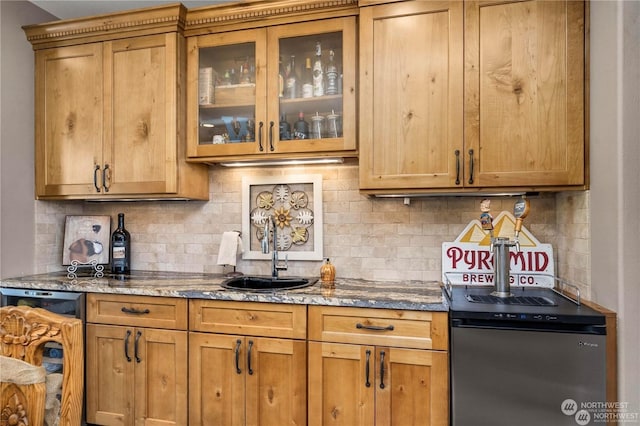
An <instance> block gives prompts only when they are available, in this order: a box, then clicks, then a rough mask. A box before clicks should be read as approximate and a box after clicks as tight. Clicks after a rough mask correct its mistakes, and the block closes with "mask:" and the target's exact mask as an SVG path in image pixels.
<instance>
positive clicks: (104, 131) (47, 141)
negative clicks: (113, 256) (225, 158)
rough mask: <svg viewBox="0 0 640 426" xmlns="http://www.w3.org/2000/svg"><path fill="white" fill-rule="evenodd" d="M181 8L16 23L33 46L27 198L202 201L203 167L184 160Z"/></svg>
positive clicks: (204, 192) (205, 178)
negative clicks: (32, 139)
mask: <svg viewBox="0 0 640 426" xmlns="http://www.w3.org/2000/svg"><path fill="white" fill-rule="evenodd" d="M185 14H186V10H185V9H184V7H183V6H181V5H173V6H169V7H159V8H150V9H144V10H139V11H132V12H124V13H120V14H116V15H113V16H111V15H109V16H101V17H93V18H87V19H80V20H70V21H59V22H53V23H50V24H39V25H33V26H28V27H25V28H24V30H25V32H26V33H27V37H28V38H29V40H30V41H31V42H32V44H33V47H34V49H35V51H36V52H35V56H36V77H35V82H36V90H35V96H36V99H35V104H36V116H35V117H36V132H35V136H36V150H35V156H36V158H35V161H36V197H37V198H43V199H107V198H189V199H203V200H206V199H208V196H209V193H208V192H209V191H208V172H207V170H206V168H204V167H202V166H200V165H194V164H188V163H187V162H186V161H185V149H186V147H185V137H186V135H185V132H184V115H183V111H184V100H185V96H184V78H185V73H184V69H185V59H184V54H185V53H184V49H185V39H184V36H183V35H182V34H181V33H180V31H181V29H180V25H182V22H183V20H184V15H185ZM171 22H172V23H173V25H171V24H170V23H171ZM112 28H125V29H126V30H123V31H119V30H117V29H116V30H113V29H112Z"/></svg>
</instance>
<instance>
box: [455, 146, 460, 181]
mask: <svg viewBox="0 0 640 426" xmlns="http://www.w3.org/2000/svg"><path fill="white" fill-rule="evenodd" d="M455 154H456V185H460V150H459V149H456V151H455Z"/></svg>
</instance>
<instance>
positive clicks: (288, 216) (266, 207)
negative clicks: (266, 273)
mask: <svg viewBox="0 0 640 426" xmlns="http://www.w3.org/2000/svg"><path fill="white" fill-rule="evenodd" d="M272 220H273V222H272V223H270V225H269V236H268V242H269V253H267V254H264V253H262V245H261V244H262V241H263V240H264V239H265V238H264V237H265V225H266V223H267V221H272ZM273 223H275V236H276V237H275V246H276V247H277V249H278V251H279V252H281V254H282V255H281V257H280V258H281V259H283V258H284V257H285V256H287V257H288V258H289V260H322V175H292V176H267V177H255V176H252V177H243V179H242V235H243V236H244V239H245V245H246V246H248V247H245V251H244V253H243V256H242V258H243V259H264V260H268V259H271V251H272V250H273V247H274V238H273V236H274V226H273Z"/></svg>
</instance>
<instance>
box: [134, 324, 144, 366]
mask: <svg viewBox="0 0 640 426" xmlns="http://www.w3.org/2000/svg"><path fill="white" fill-rule="evenodd" d="M140 336H142V332H141V331H138V332H136V339H135V342H134V345H133V348H134V349H133V355H134V356H135V357H136V362H137V363H140V361H142V359H140V356H139V353H138V350H139V346H140Z"/></svg>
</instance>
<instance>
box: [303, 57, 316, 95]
mask: <svg viewBox="0 0 640 426" xmlns="http://www.w3.org/2000/svg"><path fill="white" fill-rule="evenodd" d="M302 97H303V98H312V97H313V69H312V68H311V58H307V60H306V62H305V67H304V74H302Z"/></svg>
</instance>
